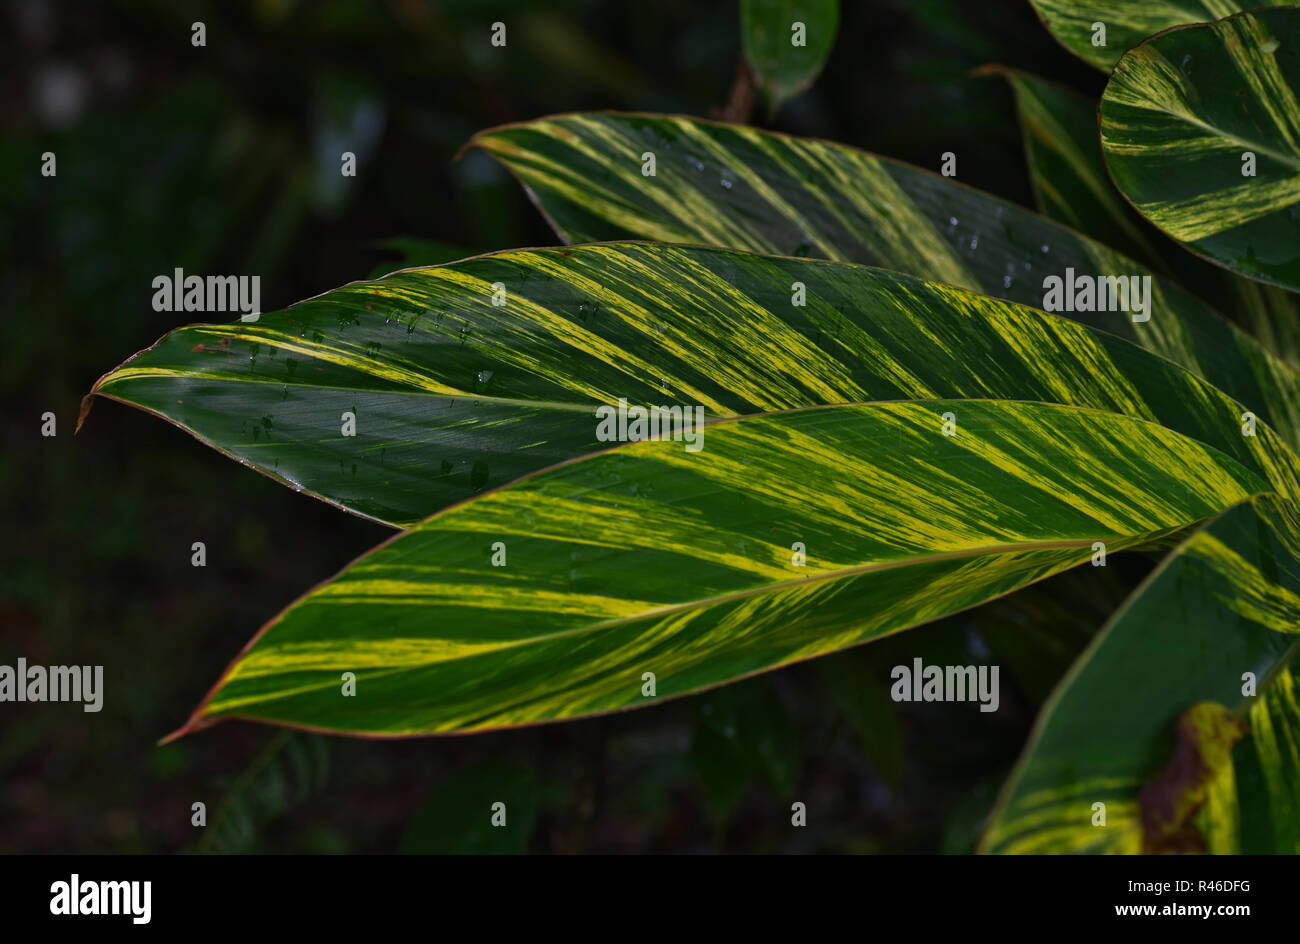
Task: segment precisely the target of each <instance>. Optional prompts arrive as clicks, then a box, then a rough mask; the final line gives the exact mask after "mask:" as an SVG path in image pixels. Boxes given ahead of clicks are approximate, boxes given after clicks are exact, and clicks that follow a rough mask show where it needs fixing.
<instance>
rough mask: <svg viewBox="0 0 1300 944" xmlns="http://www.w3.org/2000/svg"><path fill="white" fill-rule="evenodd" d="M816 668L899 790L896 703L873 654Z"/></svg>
mask: <svg viewBox="0 0 1300 944" xmlns="http://www.w3.org/2000/svg"><path fill="white" fill-rule="evenodd" d="M1016 595H1017V596H1019V594H1016ZM873 648H874V647H873ZM817 668H818V670H819V671H820V672H821V676H822V679H823V680H824V681H825V682H826V686H827V688H829V689H830V691H831V695H832V696H833V697H834V699H835V704H836V705H838V706H839V709H840V711H842V712H844V715H845V717H847V718H848V719H849V723H850V724H851V725H853V730H854V731H856V732H857V735H858V740H859V741H860V742H861V743H862V748H863V750H864V751H865V752H866V755H867V759H868V760H870V761H871V763H872V766H874V767H875V768H876V771H877V772H878V773H879V774H880V778H881V779H882V780H883V781H884V782H885V783H887V784H888V785H889V786H890V787H891V788H895V787H897V786H898V780H899V778H900V777H901V776H902V775H903V737H902V734H901V732H900V731H899V729H898V716H897V714H896V713H895V711H894V703H893V702H892V701H890V700H889V698H888V697H887V696H886V695H885V687H884V686H882V685H881V684H880V683H881V677H882V673H881V671H880V666H879V665H878V664H877V661H876V659H875V656H874V653H873V652H872V650H870V649H853V650H850V651H848V652H843V653H839V654H837V655H835V656H834V657H831V658H826V659H820V660H818V662H817Z"/></svg>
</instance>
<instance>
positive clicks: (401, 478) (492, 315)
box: [93, 244, 1297, 526]
mask: <svg viewBox="0 0 1300 944" xmlns="http://www.w3.org/2000/svg"><path fill="white" fill-rule="evenodd" d="M496 286H501V288H500V289H498V288H496ZM800 286H802V288H800ZM499 293H503V294H499ZM494 299H496V300H498V301H500V302H501V304H499V305H498V304H494ZM93 392H94V393H95V394H98V395H101V396H105V397H110V398H113V399H116V400H121V401H123V402H126V403H130V404H132V405H134V406H138V407H140V408H142V409H146V410H148V411H150V412H153V413H156V414H158V415H160V416H163V417H165V418H167V419H168V420H170V421H172V422H174V423H177V424H178V425H180V426H182V427H184V428H186V429H188V430H190V431H191V432H193V433H194V434H195V435H196V436H198V437H199V438H200V439H202V440H203V441H205V442H207V443H209V444H211V445H213V446H215V447H216V448H218V449H220V450H221V451H222V452H225V453H227V454H228V455H231V456H233V457H234V458H236V459H238V460H239V461H241V462H243V463H245V464H247V465H250V466H253V467H254V468H257V469H258V470H260V471H262V472H264V473H266V474H268V475H271V476H273V477H275V478H277V479H279V480H280V481H283V482H285V483H286V484H288V485H290V486H292V487H293V488H296V489H299V490H302V491H306V492H308V493H310V494H314V495H316V496H318V497H320V498H322V499H324V500H326V501H328V502H330V503H332V504H335V505H338V506H339V507H342V508H345V509H347V510H349V511H352V512H355V513H357V514H360V515H364V516H368V517H371V518H373V519H376V520H378V521H382V522H385V523H388V524H392V525H398V526H405V525H409V524H412V523H414V522H415V521H418V520H420V519H421V518H423V517H426V516H427V515H429V514H431V513H432V512H434V511H436V510H438V509H440V508H443V507H445V506H447V505H449V504H451V503H453V502H456V501H461V500H464V499H467V498H470V497H472V496H474V495H475V494H477V493H479V492H482V491H483V490H484V489H486V488H490V487H495V486H499V485H502V484H504V483H506V482H509V481H511V480H512V479H515V478H518V477H519V476H521V475H525V474H527V473H530V472H534V471H536V470H538V469H541V468H544V467H546V466H549V465H552V464H554V463H556V462H560V461H564V460H568V459H572V458H574V457H577V456H580V455H583V454H585V453H588V452H591V451H593V450H595V449H598V448H601V447H602V445H603V443H602V441H601V440H599V439H598V438H597V422H596V419H595V417H594V410H595V408H596V406H598V405H599V404H616V403H617V402H618V400H619V399H620V398H626V399H627V400H628V401H629V402H630V403H631V404H640V405H643V406H650V405H675V406H678V407H683V406H684V407H700V408H702V409H703V412H704V414H705V415H706V416H707V417H708V418H710V419H714V418H718V417H727V416H736V415H741V414H746V413H754V412H759V411H764V410H783V409H789V408H792V407H800V406H811V405H815V404H819V403H838V402H846V401H859V400H868V399H872V400H874V399H909V398H933V397H990V398H1008V399H1022V400H1041V401H1048V402H1055V403H1068V404H1074V405H1079V406H1090V407H1096V408H1098V409H1103V410H1110V411H1115V412H1120V413H1126V414H1128V415H1132V416H1136V417H1139V418H1143V419H1152V420H1156V421H1158V422H1160V423H1162V424H1164V425H1166V426H1169V427H1170V428H1171V429H1173V430H1175V431H1178V432H1182V433H1184V434H1185V435H1188V436H1191V437H1193V438H1195V439H1198V440H1200V441H1203V442H1205V443H1207V444H1210V445H1212V446H1213V447H1215V448H1216V449H1219V450H1221V451H1223V452H1225V453H1227V454H1228V455H1231V456H1233V457H1235V458H1237V459H1238V460H1239V461H1241V462H1242V463H1243V464H1246V465H1247V466H1248V467H1249V468H1251V469H1252V470H1253V471H1255V472H1256V473H1258V474H1259V475H1260V476H1261V477H1263V478H1264V479H1265V480H1267V481H1269V482H1271V483H1273V484H1274V487H1276V488H1278V489H1281V490H1283V491H1287V492H1291V491H1296V490H1297V489H1296V485H1295V482H1296V471H1295V470H1296V465H1295V463H1296V459H1295V456H1294V454H1292V453H1291V452H1290V450H1289V449H1288V448H1287V447H1286V446H1285V445H1283V444H1282V443H1281V442H1280V441H1279V440H1278V439H1277V437H1276V435H1275V434H1274V433H1273V432H1272V430H1271V429H1269V428H1268V426H1267V425H1265V424H1263V423H1261V424H1259V425H1258V428H1257V430H1256V432H1257V435H1253V436H1246V435H1243V434H1242V427H1243V420H1242V416H1243V413H1244V412H1245V411H1246V410H1251V411H1254V412H1255V413H1256V414H1257V415H1258V416H1259V417H1260V418H1261V419H1262V418H1264V417H1265V416H1267V411H1268V406H1269V401H1268V399H1267V398H1266V397H1265V396H1263V395H1262V393H1261V392H1260V391H1258V390H1256V391H1254V396H1253V399H1252V401H1251V402H1250V403H1248V404H1245V405H1242V404H1239V403H1236V402H1234V401H1233V400H1230V399H1229V398H1227V397H1225V396H1224V395H1223V394H1222V393H1220V392H1219V391H1218V390H1216V389H1215V388H1213V387H1211V386H1210V385H1208V384H1206V383H1204V382H1203V381H1200V380H1198V379H1197V378H1195V377H1193V376H1192V375H1190V374H1188V373H1187V372H1186V371H1183V370H1180V369H1179V368H1177V367H1175V366H1174V365H1173V364H1170V363H1169V362H1167V361H1165V360H1162V359H1160V358H1158V357H1154V356H1152V355H1151V354H1148V353H1147V352H1145V351H1143V350H1141V349H1140V348H1138V347H1135V346H1133V345H1131V344H1128V343H1127V342H1124V341H1121V340H1120V339H1118V338H1115V337H1113V336H1111V335H1108V334H1106V333H1104V332H1093V331H1089V330H1088V329H1086V328H1084V327H1082V326H1080V325H1078V324H1077V323H1075V322H1071V321H1068V320H1066V319H1064V318H1057V317H1054V316H1049V315H1045V314H1043V313H1042V312H1039V311H1035V310H1033V309H1029V308H1024V307H1021V306H1017V305H1012V304H1010V303H1007V302H1003V301H998V300H995V299H989V298H984V297H981V296H978V295H973V294H971V293H968V292H962V291H959V290H956V289H952V288H949V287H946V286H942V285H933V284H927V283H923V282H919V281H917V280H915V279H911V278H907V277H904V276H899V275H896V274H893V273H888V272H881V271H877V270H872V269H866V268H862V267H859V266H850V265H844V264H837V263H829V262H822V261H817V260H807V259H781V258H768V257H762V256H753V255H747V254H744V253H737V252H729V251H725V250H716V249H703V248H682V247H670V246H669V247H666V246H656V245H650V244H611V245H598V246H586V247H575V248H573V249H567V250H564V249H544V250H523V251H515V252H505V253H498V254H495V255H489V256H482V257H479V258H475V259H469V260H466V261H464V262H460V263H455V264H451V265H446V266H436V267H432V268H427V269H412V270H408V271H403V272H398V273H395V274H393V275H391V276H389V277H387V278H385V279H381V280H379V281H374V282H357V283H353V284H351V285H347V286H344V287H342V288H339V289H336V290H334V291H332V292H327V293H325V294H324V295H321V296H318V297H316V298H313V299H309V300H308V301H305V302H301V303H299V304H297V305H294V306H292V307H290V308H288V309H285V310H284V311H280V312H273V313H266V314H263V315H262V316H261V318H260V319H259V320H258V321H256V322H252V323H236V324H227V325H195V326H190V327H187V328H181V329H178V330H176V331H173V332H172V333H170V334H168V335H167V336H166V337H164V338H163V339H162V340H160V341H159V342H158V343H157V344H155V345H154V346H152V347H150V348H148V349H147V350H145V351H142V352H141V353H140V354H138V355H136V356H135V357H133V358H132V359H131V360H129V361H128V362H126V363H125V364H123V365H122V366H121V367H119V368H117V369H116V370H114V371H112V372H110V373H109V374H107V375H106V376H105V377H103V378H102V379H101V380H100V381H99V382H98V383H97V384H96V385H95V388H94V391H93ZM349 433H352V434H353V435H349Z"/></svg>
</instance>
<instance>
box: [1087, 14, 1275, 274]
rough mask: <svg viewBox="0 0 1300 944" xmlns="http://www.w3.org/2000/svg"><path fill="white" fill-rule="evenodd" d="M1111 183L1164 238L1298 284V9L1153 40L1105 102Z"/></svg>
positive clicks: (1128, 61)
mask: <svg viewBox="0 0 1300 944" xmlns="http://www.w3.org/2000/svg"><path fill="white" fill-rule="evenodd" d="M1101 142H1102V149H1103V151H1104V153H1105V155H1106V162H1107V165H1108V166H1109V167H1110V172H1111V175H1112V176H1113V177H1114V179H1115V183H1116V185H1117V186H1118V187H1119V188H1120V190H1121V191H1122V192H1123V193H1124V194H1125V196H1127V197H1128V199H1129V200H1130V201H1132V203H1133V205H1134V206H1136V207H1137V208H1138V210H1139V211H1141V212H1142V214H1143V215H1144V216H1146V217H1147V218H1148V219H1150V220H1151V222H1153V223H1155V224H1156V225H1157V226H1159V227H1160V228H1161V229H1163V230H1164V231H1165V232H1167V233H1168V234H1169V235H1170V236H1172V237H1174V238H1175V239H1177V240H1180V241H1181V242H1182V243H1184V244H1185V245H1187V246H1188V248H1190V249H1191V250H1192V251H1193V252H1196V253H1198V254H1199V255H1202V256H1204V257H1206V258H1207V259H1210V260H1211V261H1213V262H1216V263H1218V264H1220V265H1223V266H1227V267H1228V268H1230V269H1232V270H1233V271H1235V272H1238V273H1240V274H1242V275H1245V276H1248V277H1250V278H1253V279H1258V280H1260V281H1261V282H1268V283H1271V284H1274V285H1279V286H1282V287H1283V288H1286V289H1290V290H1292V291H1296V290H1300V8H1294V7H1279V8H1276V9H1266V10H1259V11H1257V12H1254V13H1242V14H1238V15H1236V16H1232V17H1228V18H1227V19H1224V20H1220V21H1219V22H1217V23H1209V24H1204V25H1200V26H1188V27H1185V28H1182V29H1177V30H1171V31H1169V32H1167V33H1163V34H1161V35H1159V36H1155V37H1152V38H1151V39H1149V40H1148V41H1146V42H1144V43H1142V44H1141V45H1140V46H1137V47H1136V48H1134V49H1132V50H1130V51H1129V52H1128V53H1126V54H1125V55H1124V57H1123V58H1122V59H1121V60H1120V61H1119V64H1118V65H1117V66H1116V67H1115V72H1114V74H1113V75H1112V76H1111V79H1110V82H1109V84H1108V85H1107V86H1106V92H1105V94H1104V95H1103V96H1102V100H1101Z"/></svg>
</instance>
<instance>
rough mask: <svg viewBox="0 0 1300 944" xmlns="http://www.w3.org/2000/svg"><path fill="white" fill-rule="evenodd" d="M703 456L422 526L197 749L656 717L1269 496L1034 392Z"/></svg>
mask: <svg viewBox="0 0 1300 944" xmlns="http://www.w3.org/2000/svg"><path fill="white" fill-rule="evenodd" d="M948 423H951V424H953V425H952V426H951V427H947V426H946V424H948ZM703 446H704V448H703V449H702V450H700V451H697V452H690V451H687V450H686V449H685V448H684V445H683V443H680V442H672V441H667V440H653V441H643V442H637V443H630V444H627V445H624V446H621V447H618V448H615V449H612V450H610V451H607V452H604V453H599V454H596V455H594V456H590V457H588V458H586V459H583V460H580V461H577V462H571V463H566V464H564V465H561V466H558V467H556V468H553V469H550V470H546V471H543V472H541V473H538V474H537V475H534V476H531V477H528V478H525V479H523V480H520V481H518V482H515V483H513V484H511V485H508V486H506V487H504V488H502V489H500V490H497V491H494V492H490V493H487V494H484V495H480V496H479V497H477V498H476V499H474V500H473V501H471V502H467V503H464V504H461V505H458V506H455V507H453V508H449V509H447V510H446V511H444V512H441V513H440V514H437V515H435V516H433V517H432V518H430V519H428V520H426V521H424V522H422V523H420V524H419V525H417V526H416V527H414V528H412V529H411V530H409V531H407V532H405V533H403V534H401V535H399V536H397V537H395V538H393V539H392V540H390V541H389V542H387V543H385V544H384V545H381V546H380V547H379V548H377V549H376V550H374V551H373V552H371V553H370V554H368V555H366V556H365V557H363V558H361V559H360V560H358V561H356V562H355V563H354V564H353V565H352V566H350V567H349V568H347V569H346V570H345V571H343V572H342V573H341V574H339V575H338V576H337V577H336V578H335V579H333V580H331V581H329V582H327V583H325V584H323V585H322V586H320V587H318V588H317V589H316V590H314V591H312V592H311V593H309V594H307V595H306V596H305V597H303V598H302V599H301V600H299V601H298V602H296V603H294V604H293V605H291V606H290V607H289V608H288V609H286V610H285V611H284V612H283V613H281V614H280V615H279V616H277V617H276V618H275V619H273V620H272V621H271V622H270V623H268V624H267V626H265V627H264V628H263V629H262V631H261V632H260V633H259V634H258V635H257V636H256V637H255V638H254V640H253V641H252V642H251V643H250V644H249V646H248V647H247V648H246V649H245V650H244V652H243V653H242V654H241V655H240V656H239V658H238V659H237V660H236V661H235V663H234V664H233V665H232V666H231V667H230V669H229V670H228V671H227V672H226V673H225V675H223V676H222V678H221V680H220V681H219V682H218V684H217V685H216V687H215V688H214V690H213V691H212V692H211V693H210V694H209V696H208V697H207V698H206V699H205V700H204V702H203V703H202V705H201V706H200V708H199V709H198V711H197V712H196V713H195V715H194V717H193V718H192V719H191V721H190V722H189V724H187V725H186V727H185V728H184V729H183V730H182V732H180V733H184V731H189V730H194V729H195V728H198V727H203V726H206V725H207V724H209V723H211V722H213V721H217V720H220V719H222V718H244V719H254V720H261V721H270V722H275V723H280V724H291V725H299V726H303V727H309V728H313V729H320V730H326V731H337V732H346V733H352V734H370V735H377V736H404V735H419V734H433V733H440V732H458V731H481V730H486V729H491V728H498V727H503V726H511V725H520V724H531V723H537V722H544V721H553V720H557V719H562V718H574V717H580V716H584V715H588V714H592V713H597V712H604V711H609V710H615V709H621V708H631V707H636V706H643V705H649V704H654V703H656V702H657V701H660V700H662V699H664V698H668V697H673V696H677V695H684V694H687V693H689V692H693V691H698V690H700V689H703V688H707V687H710V686H713V685H717V684H721V683H723V682H727V681H732V680H735V679H737V678H741V677H744V676H746V675H750V674H753V673H756V672H761V671H765V670H768V669H772V668H776V667H778V666H781V665H785V664H787V663H790V662H795V661H798V660H801V659H807V658H811V657H813V656H816V655H819V654H822V653H827V652H831V651H834V650H837V649H841V648H844V647H846V646H851V645H855V644H857V643H861V642H865V641H867V640H870V639H873V638H876V637H879V636H881V635H883V634H886V633H890V632H895V631H898V630H901V629H904V628H906V627H908V626H913V625H916V624H917V623H923V622H926V621H928V620H931V619H935V618H937V617H939V616H942V615H944V614H947V613H951V612H953V611H955V610H959V609H963V608H965V607H969V606H974V605H976V604H978V603H982V602H984V601H986V600H988V599H990V598H992V597H995V596H998V595H1000V594H1003V593H1007V592H1010V591H1012V590H1014V589H1016V588H1018V587H1021V586H1024V585H1026V584H1028V583H1031V582H1033V581H1035V580H1039V579H1041V578H1044V577H1047V576H1049V575H1051V574H1054V573H1057V572H1060V571H1062V570H1064V569H1066V568H1069V567H1073V566H1076V565H1078V564H1080V563H1083V562H1085V561H1087V560H1089V559H1090V558H1091V557H1092V555H1093V554H1094V552H1095V551H1094V542H1097V541H1101V542H1104V543H1105V544H1106V546H1107V547H1108V548H1109V549H1110V550H1111V551H1119V550H1122V549H1124V548H1127V547H1133V546H1136V545H1139V544H1142V543H1144V542H1146V541H1149V540H1151V539H1152V538H1154V537H1157V536H1161V535H1165V534H1167V533H1169V532H1170V531H1172V530H1176V529H1180V528H1185V527H1187V526H1189V525H1191V524H1193V523H1195V522H1197V521H1199V520H1201V519H1203V518H1205V517H1206V516H1208V515H1211V514H1214V513H1215V512H1217V511H1219V510H1221V509H1223V508H1225V507H1229V506H1231V505H1234V504H1236V503H1237V502H1240V501H1242V500H1244V499H1245V498H1247V497H1248V496H1249V495H1252V494H1254V493H1256V492H1259V491H1261V490H1264V489H1265V488H1266V487H1267V486H1266V485H1265V483H1264V481H1263V480H1262V479H1261V478H1259V477H1258V476H1256V475H1255V474H1253V473H1251V472H1249V471H1248V470H1247V469H1246V468H1245V467H1243V466H1242V465H1240V464H1239V463H1237V462H1235V461H1234V460H1232V459H1230V458H1228V457H1227V456H1226V455H1224V454H1223V453H1220V452H1217V451H1215V450H1213V449H1210V448H1208V447H1206V446H1204V445H1202V444H1201V443H1198V442H1196V441H1194V440H1191V439H1188V438H1186V437H1184V436H1180V435H1179V434H1177V433H1173V432H1171V431H1169V430H1168V429H1165V428H1164V427H1162V426H1159V425H1157V424H1154V423H1150V422H1146V421H1143V420H1136V419H1131V418H1128V417H1123V416H1118V415H1116V414H1112V413H1104V412H1099V411H1096V410H1091V409H1081V408H1077V407H1064V406H1056V405H1047V404H1038V403H1022V402H1015V401H996V400H995V401H989V400H938V401H916V402H907V403H881V404H849V405H840V406H827V407H815V408H809V409H804V410H796V411H791V412H785V413H769V414H765V415H762V416H753V417H743V418H740V419H736V420H729V421H723V422H719V423H716V424H714V425H712V426H710V427H708V428H707V432H706V435H705V439H704V443H703ZM346 673H351V675H350V676H349V675H347V674H346ZM347 682H351V683H352V684H354V685H355V688H354V690H353V692H352V693H351V694H345V693H346V692H347V689H346V688H345V687H344V686H345V684H346V683H347Z"/></svg>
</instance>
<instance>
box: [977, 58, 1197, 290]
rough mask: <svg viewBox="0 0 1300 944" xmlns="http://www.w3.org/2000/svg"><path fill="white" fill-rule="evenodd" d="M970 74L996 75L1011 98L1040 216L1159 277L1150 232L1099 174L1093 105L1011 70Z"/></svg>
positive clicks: (1100, 162)
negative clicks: (1150, 269)
mask: <svg viewBox="0 0 1300 944" xmlns="http://www.w3.org/2000/svg"><path fill="white" fill-rule="evenodd" d="M976 74H980V75H1001V76H1002V77H1003V78H1005V79H1006V80H1007V83H1008V84H1009V85H1010V86H1011V90H1012V92H1013V93H1014V94H1015V98H1016V112H1017V115H1018V117H1019V120H1020V129H1021V134H1022V136H1023V137H1024V141H1025V158H1026V160H1027V162H1028V164H1029V179H1030V182H1031V183H1032V184H1033V187H1034V198H1035V201H1036V202H1037V204H1038V208H1039V210H1040V211H1042V213H1043V215H1044V216H1046V217H1048V218H1049V219H1053V220H1058V221H1059V222H1061V223H1064V224H1065V225H1066V226H1069V227H1072V228H1073V229H1076V230H1078V231H1079V232H1080V233H1083V234H1084V235H1086V236H1090V237H1092V238H1093V239H1096V240H1099V241H1101V242H1102V243H1105V244H1106V245H1107V246H1110V247H1111V248H1112V249H1117V250H1119V251H1120V252H1122V253H1124V254H1126V255H1128V256H1131V257H1133V258H1134V259H1139V260H1141V261H1143V262H1144V263H1146V264H1147V265H1150V266H1153V267H1155V268H1156V269H1158V270H1160V271H1161V272H1167V271H1168V268H1167V266H1166V264H1165V261H1164V260H1163V259H1162V258H1161V252H1160V249H1159V248H1157V244H1156V243H1155V240H1153V239H1152V236H1153V235H1154V234H1152V233H1151V232H1150V231H1149V229H1147V224H1146V223H1145V221H1144V220H1143V219H1142V217H1140V216H1138V214H1137V213H1136V212H1135V211H1134V210H1133V208H1132V207H1130V206H1129V205H1128V204H1127V203H1125V202H1124V199H1123V198H1122V197H1121V196H1120V195H1119V194H1118V193H1116V191H1115V186H1114V184H1112V183H1111V182H1110V177H1108V176H1107V174H1106V164H1105V162H1104V161H1103V160H1102V156H1101V143H1100V141H1098V139H1097V105H1096V102H1095V101H1093V100H1092V99H1089V98H1085V97H1084V96H1082V95H1080V94H1079V93H1078V92H1075V91H1073V90H1072V89H1068V88H1066V87H1064V86H1061V85H1057V84H1056V83H1055V82H1048V81H1047V80H1045V79H1040V78H1038V77H1037V76H1034V75H1030V74H1029V73H1026V72H1020V71H1017V70H1015V69H1005V68H1002V67H1001V66H984V67H983V68H981V69H979V70H976ZM1180 254H1181V251H1180Z"/></svg>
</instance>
